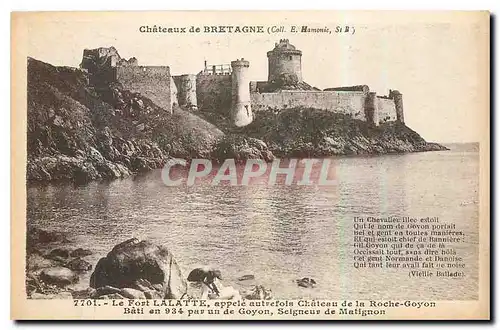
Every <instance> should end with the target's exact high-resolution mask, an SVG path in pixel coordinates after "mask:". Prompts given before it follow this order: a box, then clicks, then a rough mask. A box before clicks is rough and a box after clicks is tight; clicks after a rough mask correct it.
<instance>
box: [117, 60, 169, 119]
mask: <svg viewBox="0 0 500 330" xmlns="http://www.w3.org/2000/svg"><path fill="white" fill-rule="evenodd" d="M116 80H117V81H118V82H119V83H121V84H122V85H123V88H124V89H127V90H130V91H131V92H138V93H141V94H142V95H144V96H145V97H147V98H149V99H151V101H153V102H154V103H155V104H157V105H158V106H160V107H162V108H163V109H165V110H166V111H168V112H172V104H171V97H172V96H171V92H172V89H171V88H170V87H171V86H170V84H171V81H172V80H171V76H170V68H169V67H168V66H128V67H117V68H116Z"/></svg>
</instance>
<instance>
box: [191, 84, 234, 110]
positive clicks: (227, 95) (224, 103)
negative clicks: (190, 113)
mask: <svg viewBox="0 0 500 330" xmlns="http://www.w3.org/2000/svg"><path fill="white" fill-rule="evenodd" d="M231 84H232V83H231V76H230V75H198V76H197V77H196V98H197V101H198V109H200V110H210V111H214V112H219V113H221V114H223V115H229V110H230V108H231V89H232V86H231Z"/></svg>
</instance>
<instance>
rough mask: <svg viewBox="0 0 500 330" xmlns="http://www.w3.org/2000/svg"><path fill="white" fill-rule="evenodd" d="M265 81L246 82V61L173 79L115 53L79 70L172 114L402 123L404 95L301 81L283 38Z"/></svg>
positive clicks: (297, 59)
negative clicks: (331, 116)
mask: <svg viewBox="0 0 500 330" xmlns="http://www.w3.org/2000/svg"><path fill="white" fill-rule="evenodd" d="M267 56H268V59H269V68H268V69H269V72H268V80H267V81H250V80H249V78H248V77H249V75H248V70H249V67H250V63H249V61H246V60H244V59H241V60H236V61H233V62H231V64H215V65H208V64H207V62H206V61H205V65H204V68H203V69H202V70H201V71H200V72H199V73H198V74H197V75H194V74H184V75H180V76H175V77H172V76H171V75H170V68H169V67H168V66H138V64H137V59H135V58H131V59H129V60H125V59H123V58H121V57H120V55H119V54H118V52H117V50H116V49H115V48H113V47H110V48H97V49H90V50H89V49H86V50H84V54H83V60H82V64H81V65H80V66H81V68H82V69H85V70H86V71H87V72H88V73H89V76H90V79H89V80H90V82H91V83H92V82H93V83H94V84H95V85H96V87H99V85H106V83H107V82H112V81H117V82H119V83H121V84H122V85H123V88H125V89H127V90H130V91H132V92H139V93H141V94H143V95H144V96H146V97H148V98H150V99H151V100H152V101H153V102H155V103H156V104H157V105H159V106H160V107H162V108H164V109H165V110H166V111H168V112H170V113H172V111H173V107H174V106H175V105H177V104H178V105H179V106H181V107H183V108H185V109H189V110H196V109H199V110H201V111H211V112H218V113H220V114H221V115H223V116H226V117H228V118H230V119H231V121H232V123H233V124H234V125H235V126H245V125H248V124H249V123H251V122H252V121H253V116H254V115H253V111H255V112H260V111H267V110H282V109H290V108H314V109H318V110H325V111H330V112H335V113H342V114H346V115H349V116H351V117H352V118H354V119H358V120H364V121H367V122H370V123H373V124H374V125H379V124H381V123H385V122H392V121H401V122H403V123H404V110H403V96H402V94H401V93H400V92H399V91H397V90H390V91H389V95H387V96H377V94H376V93H374V92H370V88H369V87H368V86H367V85H354V86H340V87H332V88H327V89H325V90H323V91H321V90H319V89H317V88H316V87H313V86H311V85H309V84H307V83H306V82H305V81H303V80H302V68H301V58H302V52H301V51H300V50H298V49H297V48H295V46H293V45H292V44H290V42H289V41H288V39H281V40H280V42H279V43H276V44H275V47H274V49H273V50H271V51H269V52H268V53H267Z"/></svg>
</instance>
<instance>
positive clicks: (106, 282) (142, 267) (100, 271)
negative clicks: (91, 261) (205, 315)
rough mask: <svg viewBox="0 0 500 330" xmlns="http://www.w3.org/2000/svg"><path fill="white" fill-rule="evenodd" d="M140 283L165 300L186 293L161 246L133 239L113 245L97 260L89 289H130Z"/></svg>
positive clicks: (176, 270)
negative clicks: (146, 284) (105, 254)
mask: <svg viewBox="0 0 500 330" xmlns="http://www.w3.org/2000/svg"><path fill="white" fill-rule="evenodd" d="M141 281H142V282H147V283H150V284H151V286H152V287H155V288H156V290H157V291H159V292H160V294H161V296H162V298H166V299H180V298H181V297H183V296H184V295H185V293H186V290H187V286H186V281H185V280H184V279H183V277H182V274H181V271H180V268H179V265H178V264H177V262H176V261H175V258H174V257H173V255H172V253H171V252H170V251H169V250H168V249H167V248H165V247H163V246H157V245H155V244H153V243H151V242H149V241H139V240H138V239H136V238H132V239H130V240H127V241H125V242H123V243H120V244H118V245H116V246H115V247H114V248H113V249H112V250H111V252H109V253H108V255H107V256H106V257H104V258H101V259H100V260H99V262H98V263H97V265H96V267H95V270H94V272H93V273H92V276H91V278H90V286H91V287H92V288H100V287H104V286H110V287H115V288H120V289H121V288H134V287H137V285H136V284H137V283H138V282H141Z"/></svg>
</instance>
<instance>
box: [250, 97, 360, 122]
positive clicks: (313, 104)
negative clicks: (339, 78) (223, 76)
mask: <svg viewBox="0 0 500 330" xmlns="http://www.w3.org/2000/svg"><path fill="white" fill-rule="evenodd" d="M250 97H251V100H252V110H253V111H255V112H256V111H266V110H271V109H286V108H295V107H307V108H315V109H320V110H327V111H332V112H338V113H344V114H347V115H351V116H352V117H353V118H354V119H359V120H366V116H365V111H364V108H365V99H366V94H365V93H363V92H322V91H318V92H316V91H315V92H312V91H303V92H294V91H290V92H286V91H283V92H278V93H252V94H251V96H250Z"/></svg>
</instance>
